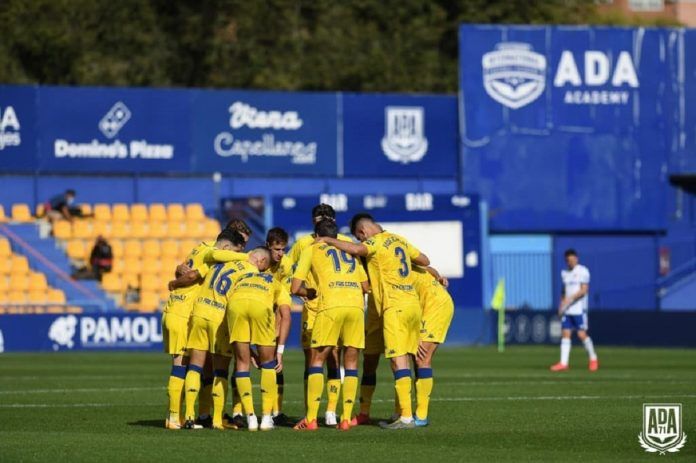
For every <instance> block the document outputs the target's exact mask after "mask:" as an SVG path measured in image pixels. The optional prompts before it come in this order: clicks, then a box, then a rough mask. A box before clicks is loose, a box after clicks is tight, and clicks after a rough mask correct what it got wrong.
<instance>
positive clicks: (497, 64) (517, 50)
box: [481, 42, 546, 109]
mask: <svg viewBox="0 0 696 463" xmlns="http://www.w3.org/2000/svg"><path fill="white" fill-rule="evenodd" d="M481 66H482V68H483V86H484V87H485V89H486V92H487V93H488V95H490V97H491V98H493V99H494V100H495V101H497V102H498V103H500V104H503V105H505V106H507V107H508V108H512V109H518V108H521V107H523V106H526V105H528V104H529V103H531V102H533V101H534V100H536V99H537V98H539V96H540V95H541V94H542V93H543V92H544V87H545V86H546V57H545V56H544V55H542V54H540V53H536V52H534V51H532V46H531V45H529V44H527V43H519V42H506V43H499V44H498V45H496V47H495V51H491V52H488V53H486V54H485V55H483V57H482V58H481Z"/></svg>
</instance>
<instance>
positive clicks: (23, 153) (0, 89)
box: [0, 85, 36, 172]
mask: <svg viewBox="0 0 696 463" xmlns="http://www.w3.org/2000/svg"><path fill="white" fill-rule="evenodd" d="M35 103H36V87H17V86H5V85H0V172H33V171H34V170H36V107H35Z"/></svg>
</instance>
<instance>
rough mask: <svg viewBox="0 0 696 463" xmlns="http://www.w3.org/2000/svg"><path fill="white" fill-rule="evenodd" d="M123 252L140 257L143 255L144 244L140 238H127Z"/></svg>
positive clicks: (129, 255)
mask: <svg viewBox="0 0 696 463" xmlns="http://www.w3.org/2000/svg"><path fill="white" fill-rule="evenodd" d="M123 252H124V254H125V255H126V257H136V258H139V257H140V256H142V255H143V245H142V244H141V243H140V240H126V242H125V244H124V246H123Z"/></svg>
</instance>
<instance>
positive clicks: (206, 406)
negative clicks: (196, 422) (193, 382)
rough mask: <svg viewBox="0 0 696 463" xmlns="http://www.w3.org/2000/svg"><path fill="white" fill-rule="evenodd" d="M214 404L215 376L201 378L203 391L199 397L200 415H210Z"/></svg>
mask: <svg viewBox="0 0 696 463" xmlns="http://www.w3.org/2000/svg"><path fill="white" fill-rule="evenodd" d="M212 406H213V378H201V392H200V397H199V398H198V416H206V415H210V409H211V408H212Z"/></svg>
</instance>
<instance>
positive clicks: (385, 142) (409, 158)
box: [382, 106, 428, 164]
mask: <svg viewBox="0 0 696 463" xmlns="http://www.w3.org/2000/svg"><path fill="white" fill-rule="evenodd" d="M384 113H385V117H384V118H385V123H384V137H383V138H382V151H383V152H384V155H385V156H386V157H387V158H388V159H389V160H390V161H393V162H398V163H401V164H408V163H411V162H418V161H420V160H421V159H423V156H425V154H426V153H427V151H428V139H427V138H426V137H425V117H424V110H423V108H422V107H420V106H387V107H386V108H385V110H384Z"/></svg>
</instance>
